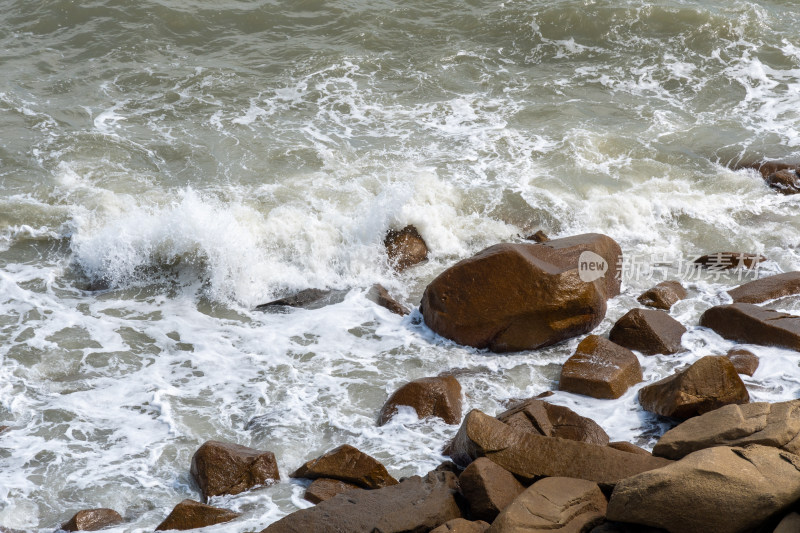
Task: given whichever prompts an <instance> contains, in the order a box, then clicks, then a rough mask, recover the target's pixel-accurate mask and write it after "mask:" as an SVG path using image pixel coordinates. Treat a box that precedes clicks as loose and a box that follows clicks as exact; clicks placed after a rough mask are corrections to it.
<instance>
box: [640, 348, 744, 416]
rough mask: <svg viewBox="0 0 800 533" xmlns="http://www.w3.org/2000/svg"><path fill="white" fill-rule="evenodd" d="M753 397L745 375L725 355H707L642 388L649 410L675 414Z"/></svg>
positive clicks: (642, 400) (643, 401)
mask: <svg viewBox="0 0 800 533" xmlns="http://www.w3.org/2000/svg"><path fill="white" fill-rule="evenodd" d="M749 401H750V395H749V394H748V392H747V389H746V388H745V386H744V383H743V382H742V378H740V377H739V374H738V373H737V372H736V368H734V366H733V363H731V362H730V360H729V359H728V358H727V357H725V356H722V355H708V356H706V357H703V358H701V359H700V360H698V361H697V362H695V363H694V364H692V365H691V366H690V367H689V368H687V369H685V370H680V371H678V372H676V373H675V374H673V375H671V376H669V377H666V378H664V379H662V380H661V381H657V382H655V383H653V384H652V385H648V386H646V387H642V388H641V389H640V390H639V403H640V404H641V405H642V407H643V408H644V409H645V410H647V411H650V412H651V413H656V414H659V415H662V416H669V417H672V418H690V417H693V416H697V415H702V414H703V413H707V412H709V411H713V410H714V409H719V408H720V407H722V406H724V405H728V404H741V403H747V402H749Z"/></svg>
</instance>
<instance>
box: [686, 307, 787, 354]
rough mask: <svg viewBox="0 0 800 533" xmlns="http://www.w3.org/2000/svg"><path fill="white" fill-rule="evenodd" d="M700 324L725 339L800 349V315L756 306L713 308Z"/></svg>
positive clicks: (704, 315)
mask: <svg viewBox="0 0 800 533" xmlns="http://www.w3.org/2000/svg"><path fill="white" fill-rule="evenodd" d="M700 325H701V326H704V327H707V328H711V329H713V330H714V331H716V332H717V333H718V334H719V335H721V336H722V337H724V338H726V339H730V340H734V341H739V342H746V343H751V344H760V345H762V346H779V347H781V348H789V349H791V350H800V316H796V315H790V314H788V313H781V312H780V311H773V310H772V309H764V308H763V307H759V306H757V305H753V304H730V305H718V306H716V307H712V308H711V309H709V310H708V311H706V312H705V313H703V316H701V317H700Z"/></svg>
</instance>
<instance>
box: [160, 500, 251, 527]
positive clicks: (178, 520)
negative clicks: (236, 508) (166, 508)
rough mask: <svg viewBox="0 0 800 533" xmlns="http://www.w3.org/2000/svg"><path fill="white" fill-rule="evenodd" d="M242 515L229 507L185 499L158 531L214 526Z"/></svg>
mask: <svg viewBox="0 0 800 533" xmlns="http://www.w3.org/2000/svg"><path fill="white" fill-rule="evenodd" d="M239 516H240V515H239V513H234V512H233V511H229V510H227V509H220V508H219V507H211V506H210V505H205V504H203V503H200V502H196V501H193V500H183V501H182V502H181V503H179V504H178V505H176V506H175V508H174V509H173V510H172V512H171V513H170V514H169V516H167V518H165V519H164V521H163V522H161V523H160V524H159V525H158V527H157V528H156V531H166V530H170V529H178V530H181V531H183V530H187V529H196V528H199V527H206V526H213V525H214V524H223V523H225V522H230V521H231V520H235V519H236V518H238V517H239Z"/></svg>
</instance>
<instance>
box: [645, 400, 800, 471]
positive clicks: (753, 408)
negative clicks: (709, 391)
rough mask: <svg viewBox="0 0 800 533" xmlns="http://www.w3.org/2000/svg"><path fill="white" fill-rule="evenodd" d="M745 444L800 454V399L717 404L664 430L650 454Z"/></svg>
mask: <svg viewBox="0 0 800 533" xmlns="http://www.w3.org/2000/svg"><path fill="white" fill-rule="evenodd" d="M748 444H760V445H763V446H772V447H775V448H780V449H782V450H786V451H787V452H790V453H793V454H800V400H792V401H789V402H780V403H767V402H756V403H750V404H745V405H726V406H724V407H720V408H719V409H716V410H714V411H711V412H708V413H706V414H704V415H700V416H698V417H695V418H691V419H689V420H687V421H685V422H683V423H682V424H679V425H678V426H676V427H674V428H672V429H670V430H669V431H667V432H666V433H664V435H663V436H662V437H661V439H659V441H658V443H657V444H656V445H655V447H654V448H653V455H657V456H659V457H666V458H667V459H680V458H682V457H685V456H686V455H689V454H690V453H692V452H696V451H698V450H703V449H705V448H712V447H714V446H745V445H748Z"/></svg>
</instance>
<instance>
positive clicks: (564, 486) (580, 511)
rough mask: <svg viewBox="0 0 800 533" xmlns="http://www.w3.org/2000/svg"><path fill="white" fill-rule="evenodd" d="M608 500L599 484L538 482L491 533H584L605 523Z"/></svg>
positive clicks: (561, 479) (563, 479)
mask: <svg viewBox="0 0 800 533" xmlns="http://www.w3.org/2000/svg"><path fill="white" fill-rule="evenodd" d="M606 506H607V503H606V497H605V496H603V493H602V492H601V491H600V487H598V486H597V483H592V482H591V481H586V480H583V479H572V478H566V477H549V478H545V479H542V480H539V481H537V482H536V483H534V484H533V485H531V486H530V487H528V489H527V490H525V492H523V493H522V494H521V495H520V496H519V497H518V498H517V499H516V500H514V502H513V503H512V504H511V505H509V506H508V507H507V508H506V510H505V511H503V512H502V513H500V516H498V517H497V520H495V521H494V522H493V523H492V527H490V528H489V529H488V530H487V531H488V533H519V532H521V531H526V532H528V531H530V532H532V533H533V532H536V531H540V532H542V533H545V532H549V531H553V530H558V531H563V532H564V533H566V532H574V533H581V532H582V531H588V530H590V529H591V528H593V527H594V526H596V525H599V524H600V523H602V522H603V521H604V520H605V514H606Z"/></svg>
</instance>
